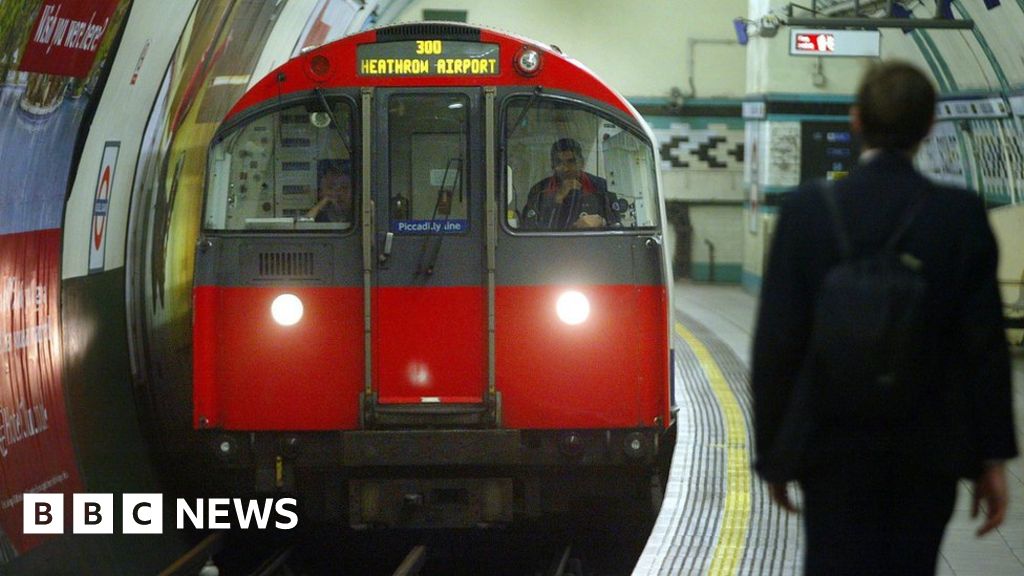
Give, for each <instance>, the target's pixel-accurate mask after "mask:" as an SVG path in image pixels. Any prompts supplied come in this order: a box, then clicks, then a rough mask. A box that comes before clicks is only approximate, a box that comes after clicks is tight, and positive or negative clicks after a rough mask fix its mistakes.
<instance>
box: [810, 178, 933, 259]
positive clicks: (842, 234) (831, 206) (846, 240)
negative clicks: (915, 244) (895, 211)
mask: <svg viewBox="0 0 1024 576" xmlns="http://www.w3.org/2000/svg"><path fill="white" fill-rule="evenodd" d="M818 188H819V189H820V190H821V195H822V198H824V200H825V205H826V206H827V207H828V212H829V215H830V216H831V219H832V227H833V228H834V229H835V232H836V239H837V240H839V251H840V252H841V253H842V256H843V259H844V260H849V259H850V257H851V256H852V255H853V245H852V244H851V243H850V235H849V233H848V232H847V230H846V225H845V224H844V223H843V215H842V213H841V212H840V210H839V202H837V201H836V194H835V187H834V186H832V183H831V182H827V181H822V182H819V184H818ZM924 200H925V195H924V194H918V197H917V198H916V199H915V200H914V201H913V203H912V204H911V205H910V207H909V208H907V209H906V210H905V211H904V213H903V216H902V218H900V224H899V226H897V227H896V230H894V231H893V233H892V234H891V235H890V236H889V239H888V240H886V241H885V245H884V246H883V247H882V252H893V251H895V249H896V245H897V244H899V242H900V240H902V239H903V236H904V235H905V234H906V233H907V230H909V229H910V225H911V224H913V223H914V219H915V218H916V217H917V213H918V212H920V211H921V207H922V206H924Z"/></svg>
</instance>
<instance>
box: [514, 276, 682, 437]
mask: <svg viewBox="0 0 1024 576" xmlns="http://www.w3.org/2000/svg"><path fill="white" fill-rule="evenodd" d="M567 289H568V288H567V287H559V286H507V287H499V288H498V289H497V294H496V298H495V300H496V308H497V311H496V319H495V322H496V325H497V334H496V340H497V342H496V361H497V386H498V390H499V391H500V392H501V394H502V411H503V422H504V425H505V426H506V427H508V428H551V429H554V428H621V427H632V426H652V425H654V419H655V418H656V417H661V422H667V421H668V419H667V418H668V406H666V405H665V398H666V397H667V386H668V384H667V381H668V380H667V370H668V357H667V348H668V344H667V342H666V338H667V331H666V329H665V314H666V301H667V300H666V297H665V289H664V287H663V286H586V287H583V288H579V287H576V288H573V289H575V290H579V291H580V292H582V293H584V294H585V295H586V296H587V298H588V299H589V300H590V310H591V313H590V317H589V318H588V319H587V321H586V322H583V323H582V324H579V325H575V326H570V325H568V324H566V323H564V322H562V321H561V320H559V318H558V316H557V314H556V312H555V304H556V302H557V300H558V297H559V296H560V295H561V294H562V293H563V292H565V290H567ZM626 334H632V335H633V336H626ZM661 392H664V393H661Z"/></svg>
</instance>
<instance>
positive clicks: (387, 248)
mask: <svg viewBox="0 0 1024 576" xmlns="http://www.w3.org/2000/svg"><path fill="white" fill-rule="evenodd" d="M394 241H395V233H394V232H388V233H387V234H385V235H384V248H383V249H382V250H381V251H380V263H381V264H383V263H385V262H387V261H388V258H390V257H391V244H392V243H393V242H394Z"/></svg>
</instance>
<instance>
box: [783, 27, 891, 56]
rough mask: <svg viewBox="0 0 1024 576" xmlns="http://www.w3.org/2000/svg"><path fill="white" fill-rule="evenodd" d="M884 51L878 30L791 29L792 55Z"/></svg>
mask: <svg viewBox="0 0 1024 576" xmlns="http://www.w3.org/2000/svg"><path fill="white" fill-rule="evenodd" d="M881 53H882V33H881V32H879V31H878V30H790V31H789V54H790V55H791V56H872V57H877V56H879V55H880V54H881Z"/></svg>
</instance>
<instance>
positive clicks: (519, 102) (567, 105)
mask: <svg viewBox="0 0 1024 576" xmlns="http://www.w3.org/2000/svg"><path fill="white" fill-rule="evenodd" d="M505 127H506V129H505V132H506V150H507V152H506V157H505V159H506V165H505V171H506V191H507V195H506V208H507V210H506V217H507V221H508V224H509V226H510V227H511V228H513V229H524V230H552V229H562V230H567V231H572V230H574V229H578V228H574V227H572V226H564V225H563V226H559V225H557V222H556V221H557V220H558V219H559V218H560V217H561V216H560V215H559V214H558V211H559V210H558V209H557V208H555V207H554V206H555V205H554V204H553V201H550V200H549V199H548V196H550V197H551V198H553V199H556V200H557V201H559V203H560V204H561V202H562V201H563V198H561V197H560V196H562V194H560V193H559V191H560V190H562V189H563V187H564V189H565V190H569V189H572V190H574V191H576V193H575V194H571V195H568V196H566V197H565V198H564V203H565V204H566V205H568V204H569V203H570V202H580V203H584V204H586V206H585V207H583V208H580V207H576V208H575V209H574V210H573V213H572V215H571V216H572V219H574V220H575V219H576V218H577V217H578V216H579V214H580V213H584V214H585V213H586V211H589V212H590V213H594V212H599V213H600V214H601V215H602V219H601V227H602V228H606V229H609V228H619V229H622V228H625V229H636V228H652V227H655V226H657V225H658V217H659V209H658V199H657V196H656V194H657V192H656V182H657V180H656V173H655V165H654V153H653V151H652V149H651V146H650V144H648V143H647V142H646V141H645V140H643V139H641V138H640V137H639V136H637V135H636V134H635V133H634V132H632V131H630V130H627V129H626V128H624V127H623V126H621V125H619V124H618V123H616V122H614V121H612V120H610V119H609V118H606V117H604V116H602V115H599V114H597V113H596V112H595V111H593V110H592V109H590V108H587V107H585V106H583V105H582V104H579V103H576V102H572V101H566V100H561V99H555V98H529V97H523V98H516V99H514V100H512V102H511V103H510V104H509V105H508V106H507V107H506V109H505ZM590 204H593V206H590ZM566 210H569V208H568V206H566V207H565V208H563V209H562V212H563V213H564V212H565V211H566Z"/></svg>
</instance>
